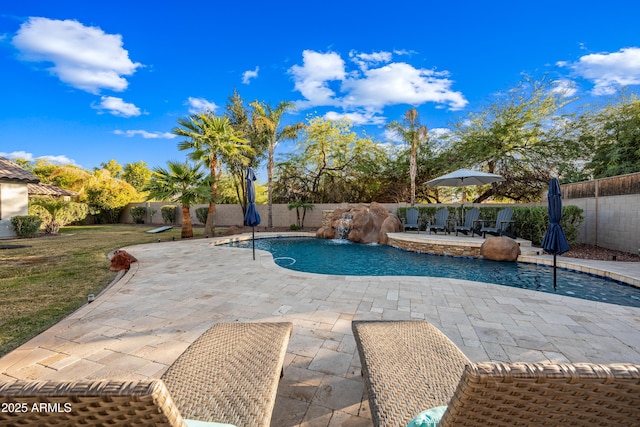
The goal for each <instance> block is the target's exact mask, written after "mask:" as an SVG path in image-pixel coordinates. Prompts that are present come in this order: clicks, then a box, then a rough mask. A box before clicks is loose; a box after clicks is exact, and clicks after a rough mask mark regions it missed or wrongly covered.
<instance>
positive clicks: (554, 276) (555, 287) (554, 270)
mask: <svg viewBox="0 0 640 427" xmlns="http://www.w3.org/2000/svg"><path fill="white" fill-rule="evenodd" d="M553 290H554V291H555V290H557V285H556V254H553Z"/></svg>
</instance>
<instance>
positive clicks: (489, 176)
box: [424, 169, 504, 218]
mask: <svg viewBox="0 0 640 427" xmlns="http://www.w3.org/2000/svg"><path fill="white" fill-rule="evenodd" d="M500 181H504V178H503V177H501V176H500V175H496V174H494V173H487V172H480V171H474V170H470V169H458V170H457V171H454V172H451V173H448V174H446V175H442V176H439V177H437V178H434V179H432V180H431V181H427V182H425V183H424V184H426V185H432V186H435V187H463V188H462V205H461V208H462V209H461V211H462V212H461V213H462V218H464V200H465V189H464V187H466V186H468V185H485V184H491V183H493V182H500Z"/></svg>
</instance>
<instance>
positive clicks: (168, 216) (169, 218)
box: [160, 205, 176, 224]
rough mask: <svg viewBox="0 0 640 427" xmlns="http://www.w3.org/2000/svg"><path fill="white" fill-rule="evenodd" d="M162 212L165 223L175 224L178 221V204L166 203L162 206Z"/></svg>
mask: <svg viewBox="0 0 640 427" xmlns="http://www.w3.org/2000/svg"><path fill="white" fill-rule="evenodd" d="M160 213H161V214H162V220H163V221H164V223H165V224H173V223H175V222H176V206H175V205H166V206H162V207H161V208H160Z"/></svg>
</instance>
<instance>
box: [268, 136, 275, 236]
mask: <svg viewBox="0 0 640 427" xmlns="http://www.w3.org/2000/svg"><path fill="white" fill-rule="evenodd" d="M274 144H275V143H273V142H272V143H271V144H269V159H268V160H267V197H268V199H269V200H268V202H267V225H268V227H269V228H273V198H272V194H271V192H272V189H273V188H272V187H273V182H272V181H273V155H274V153H273V152H274V149H275V147H274Z"/></svg>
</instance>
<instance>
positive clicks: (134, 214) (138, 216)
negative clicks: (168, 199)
mask: <svg viewBox="0 0 640 427" xmlns="http://www.w3.org/2000/svg"><path fill="white" fill-rule="evenodd" d="M146 214H147V208H145V207H144V206H134V207H132V208H131V218H133V222H135V223H136V224H144V217H145V215H146Z"/></svg>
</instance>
